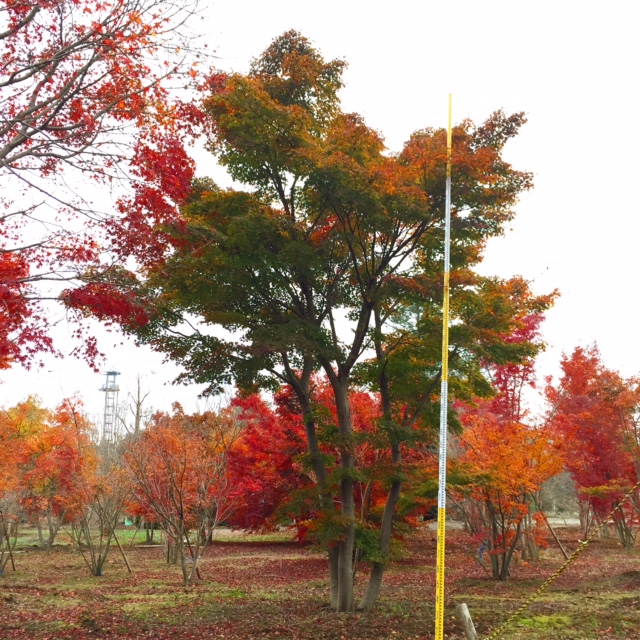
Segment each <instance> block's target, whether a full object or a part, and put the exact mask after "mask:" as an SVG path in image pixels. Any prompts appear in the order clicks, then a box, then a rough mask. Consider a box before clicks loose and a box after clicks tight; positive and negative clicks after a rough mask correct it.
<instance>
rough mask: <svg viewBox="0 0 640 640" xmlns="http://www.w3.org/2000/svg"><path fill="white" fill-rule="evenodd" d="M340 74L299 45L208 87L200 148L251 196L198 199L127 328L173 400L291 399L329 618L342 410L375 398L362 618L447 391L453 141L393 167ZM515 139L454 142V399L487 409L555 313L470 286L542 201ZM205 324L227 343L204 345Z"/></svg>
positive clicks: (345, 563) (336, 563)
mask: <svg viewBox="0 0 640 640" xmlns="http://www.w3.org/2000/svg"><path fill="white" fill-rule="evenodd" d="M343 69H344V62H342V61H339V60H334V61H329V62H327V61H325V60H324V59H323V58H322V57H321V55H320V54H319V53H318V51H317V50H315V49H314V48H313V47H312V46H311V45H310V43H309V41H308V40H306V39H305V38H304V37H302V36H301V35H300V34H298V33H296V32H288V33H286V34H284V35H283V36H281V37H279V38H277V39H276V40H274V42H273V43H272V45H271V46H270V47H269V48H268V49H267V50H266V51H265V52H264V53H263V55H262V56H261V57H260V58H258V59H256V60H255V61H254V62H253V65H252V68H251V70H250V72H249V73H248V74H246V75H241V74H224V73H220V72H214V73H211V74H210V75H209V76H208V78H206V80H205V83H204V86H203V90H204V91H205V99H204V103H203V109H204V111H205V112H206V114H207V118H206V120H205V129H206V130H207V131H208V135H209V146H210V148H211V150H212V151H213V152H214V153H215V154H216V156H217V158H218V160H219V161H220V162H221V163H222V164H223V165H224V166H225V167H226V168H227V170H228V171H229V173H230V175H231V176H232V177H233V178H235V179H236V180H238V181H239V182H242V183H244V184H245V185H247V190H242V189H229V190H223V189H221V188H219V187H218V186H217V185H215V184H214V183H213V182H212V181H211V180H208V179H201V180H198V181H195V183H194V185H193V189H192V192H191V194H190V195H189V199H188V203H187V204H186V205H185V206H184V207H183V209H182V216H183V220H182V222H181V223H180V224H177V225H173V226H171V227H170V228H167V227H164V228H163V229H162V230H161V231H162V237H163V238H164V239H167V238H168V239H169V242H170V246H169V247H168V248H167V251H166V254H165V256H164V258H163V259H161V260H159V261H157V262H156V263H155V264H153V262H152V261H149V262H148V263H146V267H145V271H144V272H143V273H142V274H140V276H139V280H138V285H137V287H136V286H134V285H132V288H133V289H134V290H135V298H136V300H137V301H138V304H139V307H140V308H141V309H143V310H145V313H146V318H147V320H148V322H146V323H144V324H137V325H134V326H132V325H129V326H128V327H125V328H126V329H127V330H129V331H130V332H132V333H134V334H135V335H136V336H137V337H138V339H139V340H140V341H141V342H143V343H146V344H150V345H151V346H152V347H153V348H154V349H157V350H159V351H162V352H165V353H167V354H168V355H169V356H170V357H171V358H172V359H174V360H176V361H178V362H179V363H180V364H182V365H183V366H184V369H185V372H184V373H183V374H182V376H181V377H180V379H181V380H183V381H187V380H188V381H193V382H198V383H208V385H209V386H208V390H207V391H208V392H210V393H213V392H216V391H219V390H221V389H222V388H223V385H224V384H228V383H231V382H235V383H236V384H237V385H238V386H239V387H240V388H242V389H246V390H255V389H256V388H264V389H275V388H277V387H279V386H280V385H282V384H285V385H289V386H290V388H291V390H292V392H293V394H294V395H295V397H296V402H297V405H298V409H299V411H300V414H301V416H302V418H303V423H304V430H305V435H306V439H307V447H308V455H309V463H310V466H311V469H312V470H313V474H314V479H315V481H316V483H317V486H316V489H315V491H316V494H317V496H318V500H319V508H320V509H321V510H322V511H323V512H325V513H326V514H327V518H326V521H327V523H333V524H336V523H337V525H338V526H331V527H329V529H330V531H331V535H327V536H326V538H327V554H328V558H329V575H330V585H331V604H332V606H333V607H334V608H336V609H338V610H339V611H350V610H352V609H353V608H354V606H355V602H354V595H353V562H352V561H353V557H354V549H355V544H356V533H357V530H358V529H359V525H358V521H359V518H358V514H357V513H356V496H355V491H356V482H357V476H358V474H359V473H360V470H358V469H357V468H356V467H357V464H360V461H358V460H357V459H356V455H355V449H354V446H355V445H354V439H355V435H354V424H353V416H352V410H351V407H350V405H349V395H350V393H351V392H352V391H354V390H355V388H356V386H357V385H358V384H360V383H362V384H366V385H368V387H369V390H370V391H372V392H374V393H380V403H381V417H380V418H379V420H378V422H377V424H376V425H375V429H374V431H375V432H376V433H377V435H378V438H379V443H381V442H384V443H385V445H384V447H385V448H386V449H387V450H388V452H389V463H388V464H387V465H386V473H387V480H388V482H387V483H386V485H385V486H386V487H387V488H388V489H389V491H388V492H387V494H386V495H387V501H386V502H385V505H386V506H385V507H384V508H382V515H381V516H380V524H379V527H378V528H377V533H376V536H377V539H376V542H375V546H376V547H377V555H376V558H377V560H376V561H375V562H374V563H373V570H372V573H371V576H370V581H369V588H368V589H367V593H366V594H365V597H364V598H363V600H362V601H361V603H360V607H362V608H364V609H370V608H371V607H372V606H373V605H374V603H375V600H376V598H377V594H378V592H379V589H380V584H381V580H382V575H383V571H384V566H385V563H384V558H386V557H387V554H388V550H389V542H390V537H391V534H392V524H393V519H394V515H395V513H396V507H397V504H398V500H399V497H400V491H401V486H402V464H403V463H402V455H401V449H402V447H403V445H404V444H405V443H407V442H416V441H417V440H419V439H420V438H422V439H423V440H424V438H431V426H432V425H433V423H434V417H435V407H436V406H437V387H438V386H439V376H440V369H439V367H440V362H439V353H440V344H439V341H440V340H441V329H440V328H439V327H438V325H439V324H440V319H439V318H440V312H439V309H440V308H441V305H442V283H441V270H442V256H443V207H444V191H445V187H444V182H445V164H446V133H445V132H444V131H443V130H435V129H426V130H424V131H420V132H417V133H416V134H414V135H413V136H412V137H411V138H410V140H409V141H408V142H407V144H406V145H405V147H404V149H403V151H402V152H400V153H399V154H390V153H387V152H386V150H385V148H384V144H383V141H382V139H381V137H380V135H379V134H377V133H376V132H374V131H373V130H371V129H369V128H368V127H367V126H366V125H365V123H364V122H363V120H362V118H361V117H360V116H358V115H356V114H346V113H344V112H342V111H341V109H340V104H339V100H338V97H337V93H338V91H339V89H340V87H341V86H342V80H341V73H342V70H343ZM523 123H524V117H523V116H522V114H514V115H512V116H507V115H505V114H504V113H502V112H497V113H495V114H493V115H492V116H491V117H490V118H489V119H488V120H487V121H486V122H485V123H484V124H482V125H480V126H476V125H474V124H473V123H472V122H470V121H465V122H463V123H461V124H460V125H458V126H456V127H455V129H454V133H453V138H454V149H455V152H454V158H453V165H454V176H453V178H454V182H455V183H456V190H455V192H454V202H453V205H454V208H453V215H454V238H455V240H454V245H453V247H452V253H451V256H452V268H453V275H452V283H453V285H452V295H453V298H452V308H453V309H454V317H455V319H456V321H455V322H454V326H453V327H452V346H453V348H454V353H453V355H452V365H451V366H452V372H453V374H452V387H453V388H454V390H455V392H456V393H459V394H460V395H461V396H469V397H470V396H471V395H473V394H474V393H475V394H480V395H482V394H485V395H486V394H489V393H490V392H491V387H490V384H489V382H488V381H487V380H486V378H485V377H484V375H483V372H482V366H481V363H482V362H483V361H485V360H496V361H498V362H502V363H507V362H509V361H514V362H518V361H520V360H521V359H522V358H523V357H526V356H530V355H532V354H534V353H535V351H536V350H537V347H536V345H534V344H531V343H527V342H519V343H513V342H509V341H508V340H507V339H506V338H505V336H508V335H509V334H510V333H511V332H512V331H515V330H517V329H518V328H519V327H520V324H521V322H522V318H524V317H525V316H526V315H527V314H530V313H536V312H542V311H544V309H545V308H547V307H548V306H549V304H551V302H552V298H553V296H534V295H532V294H531V292H530V291H529V289H528V286H527V283H526V282H524V281H523V280H522V279H518V278H516V279H513V280H511V281H501V280H499V279H495V278H485V277H481V276H479V275H478V274H476V273H475V272H474V271H473V267H474V266H475V265H476V264H477V263H478V262H479V261H480V260H481V258H482V249H483V247H484V243H485V241H486V239H487V238H489V237H491V236H494V235H497V234H500V233H501V232H502V229H503V225H504V224H505V223H506V222H507V221H508V220H510V219H511V218H512V216H513V205H514V203H515V202H516V200H517V197H518V194H519V193H520V192H521V191H522V190H523V189H527V188H529V186H530V184H531V178H530V175H529V174H527V173H524V172H519V171H516V170H515V169H513V168H512V167H511V166H510V165H509V164H508V163H506V162H505V161H504V160H503V159H502V157H501V152H502V149H503V147H504V145H505V144H506V142H507V141H508V140H509V139H510V138H511V137H513V136H514V135H516V133H517V131H518V129H519V128H520V126H521V125H522V124H523ZM135 240H136V241H137V237H136V238H135ZM132 241H133V238H132ZM88 312H90V309H89V311H88ZM194 317H195V318H197V319H198V320H199V321H200V322H203V323H205V324H209V325H211V326H212V327H223V328H224V329H226V330H227V331H228V332H230V334H224V335H230V336H231V337H227V338H225V337H220V335H221V334H220V333H219V332H217V331H209V330H205V329H203V328H202V327H199V326H194V324H193V318H194ZM345 323H346V327H345ZM369 347H373V350H374V351H375V354H376V355H375V357H374V358H373V359H369V358H368V355H369V353H370V352H369V351H367V350H368V348H369ZM367 360H368V362H367ZM317 371H321V372H322V373H323V375H325V376H326V377H327V380H328V388H329V389H330V393H331V395H332V403H333V406H334V407H335V412H336V423H335V424H336V425H337V432H336V433H335V436H334V437H335V442H336V446H337V449H338V452H339V453H338V458H339V460H340V463H339V465H338V467H337V468H336V469H331V470H329V469H328V468H327V465H326V463H325V459H324V457H323V454H322V448H321V440H322V438H324V437H325V434H324V432H325V431H327V429H330V427H329V426H328V425H327V426H325V425H324V424H321V423H319V422H318V420H317V412H316V410H315V409H316V404H315V401H314V399H313V397H312V393H311V380H312V377H313V375H314V374H315V373H316V372H317ZM392 373H393V375H392ZM416 433H418V435H416ZM379 446H381V445H380V444H379ZM334 481H335V482H334ZM334 487H337V488H336V490H335V491H334Z"/></svg>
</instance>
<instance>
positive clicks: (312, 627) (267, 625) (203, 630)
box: [0, 529, 640, 640]
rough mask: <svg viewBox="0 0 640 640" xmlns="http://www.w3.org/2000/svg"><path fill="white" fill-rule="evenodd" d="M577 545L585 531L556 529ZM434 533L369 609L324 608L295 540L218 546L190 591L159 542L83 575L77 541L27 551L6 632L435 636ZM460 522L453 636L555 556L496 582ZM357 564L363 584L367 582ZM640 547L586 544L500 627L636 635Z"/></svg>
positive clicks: (312, 558)
mask: <svg viewBox="0 0 640 640" xmlns="http://www.w3.org/2000/svg"><path fill="white" fill-rule="evenodd" d="M562 534H563V535H562V538H563V541H564V542H565V544H566V546H567V547H568V548H569V549H573V548H575V547H576V545H577V538H578V536H579V534H578V531H577V530H571V529H566V530H562ZM435 545H436V541H435V533H434V532H432V531H428V530H425V529H423V530H422V531H421V532H419V533H417V534H416V535H414V536H413V537H411V538H410V539H408V540H407V541H405V548H404V551H402V552H401V554H400V555H399V558H398V559H397V560H396V561H395V562H394V564H393V566H392V567H391V569H390V570H389V572H388V573H387V575H386V576H385V581H384V585H383V592H382V596H381V598H380V602H379V606H378V607H377V609H376V610H375V611H374V612H372V613H367V614H361V613H358V614H350V615H347V614H335V613H333V612H332V611H330V610H329V609H328V608H327V606H326V602H327V585H326V570H325V569H326V567H325V561H324V559H323V556H322V555H319V554H317V553H315V552H314V551H313V550H312V549H311V548H309V547H300V546H297V545H295V544H292V543H285V544H275V543H260V542H243V541H242V540H241V539H239V540H238V541H237V542H236V541H235V540H234V541H232V542H226V543H218V544H216V545H215V546H214V547H213V548H211V549H209V550H207V552H206V556H205V558H204V560H203V562H202V566H201V569H202V575H203V580H202V581H200V582H198V584H197V585H196V586H194V587H192V588H189V589H185V588H184V587H183V586H182V584H181V580H180V572H179V570H178V568H177V567H174V566H168V565H166V564H165V563H164V559H163V554H162V550H161V548H159V547H158V548H135V547H134V548H132V549H127V554H128V556H129V559H130V562H131V564H132V566H133V568H134V573H133V574H132V575H129V574H128V573H127V572H126V569H125V567H124V564H123V562H122V559H121V557H120V556H119V555H118V552H117V549H114V550H113V551H112V553H111V556H110V558H109V561H108V565H107V567H106V569H105V575H104V576H103V577H101V578H92V577H91V576H89V575H88V571H87V568H86V566H85V565H84V563H83V560H82V558H81V557H80V555H79V554H78V553H77V552H72V551H71V550H70V548H69V547H58V548H56V549H55V550H54V551H52V552H51V553H45V552H42V551H39V550H36V549H28V550H26V551H24V552H21V553H18V554H16V569H17V571H15V572H13V571H12V570H11V567H10V566H9V567H7V570H6V572H5V576H4V577H3V578H0V639H1V640H5V639H6V640H9V639H20V640H27V639H28V640H32V639H33V640H35V639H38V640H45V639H51V640H54V639H55V640H58V639H60V640H62V639H65V638H76V639H77V638H109V639H111V638H113V639H114V640H116V639H125V638H126V639H131V638H154V639H156V640H162V639H164V638H180V639H182V638H185V639H188V638H198V639H200V638H227V639H253V638H271V639H274V638H278V639H280V638H287V639H291V640H307V639H308V640H310V639H312V638H313V639H314V640H315V639H324V638H326V639H328V640H341V639H342V638H344V639H345V640H346V639H349V640H352V639H353V640H364V639H367V640H369V639H371V640H373V639H376V638H385V639H387V638H397V639H401V638H404V639H409V638H414V639H415V638H425V639H426V638H432V637H433V611H434V607H433V601H434V592H435ZM473 554H474V550H473V548H472V546H471V545H470V543H469V542H468V539H467V538H466V536H465V534H464V533H463V532H462V531H451V532H450V533H448V534H447V574H446V575H447V612H446V626H445V629H446V632H445V636H446V637H447V638H449V639H454V638H457V639H461V638H463V637H464V636H463V634H462V631H461V628H460V626H459V624H458V623H457V621H456V620H455V619H454V617H453V616H454V607H455V604H456V603H457V602H466V603H467V604H468V605H469V608H470V610H471V614H472V616H473V618H474V621H475V623H476V627H477V629H478V632H479V634H480V637H486V636H487V635H488V634H489V633H490V630H491V629H492V628H495V626H497V625H499V624H500V623H501V622H503V621H504V620H505V619H506V618H507V616H508V614H509V612H510V611H513V610H514V609H515V608H516V607H517V605H518V603H519V601H521V600H522V598H524V597H526V596H527V595H528V594H529V593H531V592H532V591H533V590H535V588H536V587H537V586H539V585H540V584H541V583H542V582H543V580H544V579H545V578H546V577H547V576H548V575H550V574H551V573H552V572H553V571H554V569H555V568H557V567H558V566H559V564H560V563H561V560H562V558H561V556H560V553H559V552H557V551H556V550H554V549H549V550H547V551H546V552H544V554H543V558H542V560H541V561H540V562H539V563H537V564H535V565H533V564H531V565H526V564H522V563H520V564H516V565H515V566H514V568H513V571H512V577H511V579H510V580H509V581H508V582H506V583H496V582H494V581H493V580H491V579H489V578H488V577H487V576H486V574H485V573H484V571H483V569H482V568H481V567H480V566H479V564H478V563H477V562H476V560H475V559H474V555H473ZM364 578H365V576H364V574H363V573H360V580H359V584H358V587H359V590H361V589H362V586H363V583H364ZM639 629H640V549H636V550H634V551H631V552H624V551H623V550H621V549H620V548H619V546H618V544H617V542H616V540H615V539H613V538H605V539H602V540H598V541H595V542H594V543H593V544H591V545H589V547H588V549H587V550H586V551H585V553H584V554H583V555H582V556H580V558H579V559H578V560H577V561H576V563H575V564H574V565H572V566H571V567H570V568H569V569H568V570H567V571H566V572H565V574H563V575H562V576H561V578H560V579H559V580H558V581H557V582H556V583H554V585H553V586H552V587H551V588H550V589H549V590H548V591H547V592H545V593H544V594H543V595H542V596H541V597H540V598H539V599H538V600H537V601H536V602H535V603H534V605H532V607H531V608H530V609H529V610H528V611H527V612H525V613H524V614H523V616H522V617H521V618H520V619H519V620H518V621H517V622H516V623H515V624H514V625H513V627H512V628H511V629H509V630H508V631H506V633H505V634H504V635H503V636H502V637H504V638H516V639H518V638H527V639H529V638H530V639H533V638H539V639H541V638H545V639H547V638H551V639H555V638H558V639H562V638H581V639H590V638H602V637H607V638H629V639H633V638H637V639H640V631H639Z"/></svg>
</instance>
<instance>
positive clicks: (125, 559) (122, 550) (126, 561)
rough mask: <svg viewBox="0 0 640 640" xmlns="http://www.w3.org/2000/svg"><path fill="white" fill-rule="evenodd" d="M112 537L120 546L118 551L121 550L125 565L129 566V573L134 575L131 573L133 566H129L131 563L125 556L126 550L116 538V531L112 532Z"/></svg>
mask: <svg viewBox="0 0 640 640" xmlns="http://www.w3.org/2000/svg"><path fill="white" fill-rule="evenodd" d="M111 535H112V536H113V539H114V540H115V541H116V544H117V545H118V549H120V553H121V554H122V559H123V560H124V563H125V564H126V565H127V571H128V572H129V573H133V571H131V566H130V565H129V561H128V560H127V556H125V555H124V549H123V548H122V547H121V546H120V541H119V540H118V538H117V537H116V531H115V529H114V530H113V531H112V532H111Z"/></svg>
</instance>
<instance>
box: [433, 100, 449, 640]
mask: <svg viewBox="0 0 640 640" xmlns="http://www.w3.org/2000/svg"><path fill="white" fill-rule="evenodd" d="M451 106H452V97H451V94H449V119H448V125H447V182H446V192H445V214H444V215H445V220H444V287H443V296H442V297H443V301H442V379H441V384H440V449H439V455H438V551H437V558H436V640H443V638H444V551H445V518H446V485H447V405H448V392H449V271H450V265H449V261H450V251H449V246H450V244H451V138H452V135H451Z"/></svg>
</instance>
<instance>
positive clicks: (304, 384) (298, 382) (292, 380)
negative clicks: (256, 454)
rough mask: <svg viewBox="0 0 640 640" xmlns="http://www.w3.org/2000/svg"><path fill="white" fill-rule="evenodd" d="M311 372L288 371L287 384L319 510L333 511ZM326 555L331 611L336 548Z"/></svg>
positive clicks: (335, 589)
mask: <svg viewBox="0 0 640 640" xmlns="http://www.w3.org/2000/svg"><path fill="white" fill-rule="evenodd" d="M312 370H313V363H311V362H307V363H305V368H304V371H303V374H302V376H301V379H298V378H296V377H295V375H294V373H293V371H288V372H287V373H288V378H289V384H290V385H291V387H292V388H293V389H294V391H295V392H296V396H297V398H298V402H300V408H301V409H302V418H303V421H304V429H305V435H306V439H307V449H308V451H309V457H310V459H311V468H312V469H313V472H314V474H315V476H316V482H317V484H318V500H319V503H320V508H321V509H323V510H331V511H333V510H334V505H333V499H332V497H331V495H329V494H328V493H327V487H326V482H327V468H326V466H325V463H324V459H323V457H322V452H321V451H320V443H319V442H318V433H317V431H316V421H315V418H314V416H313V407H312V406H311V399H310V397H309V378H310V375H311V371H312ZM327 554H328V560H329V590H330V603H331V608H332V609H337V607H338V591H339V589H338V555H339V553H338V548H337V547H336V546H331V545H330V546H328V547H327Z"/></svg>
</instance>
